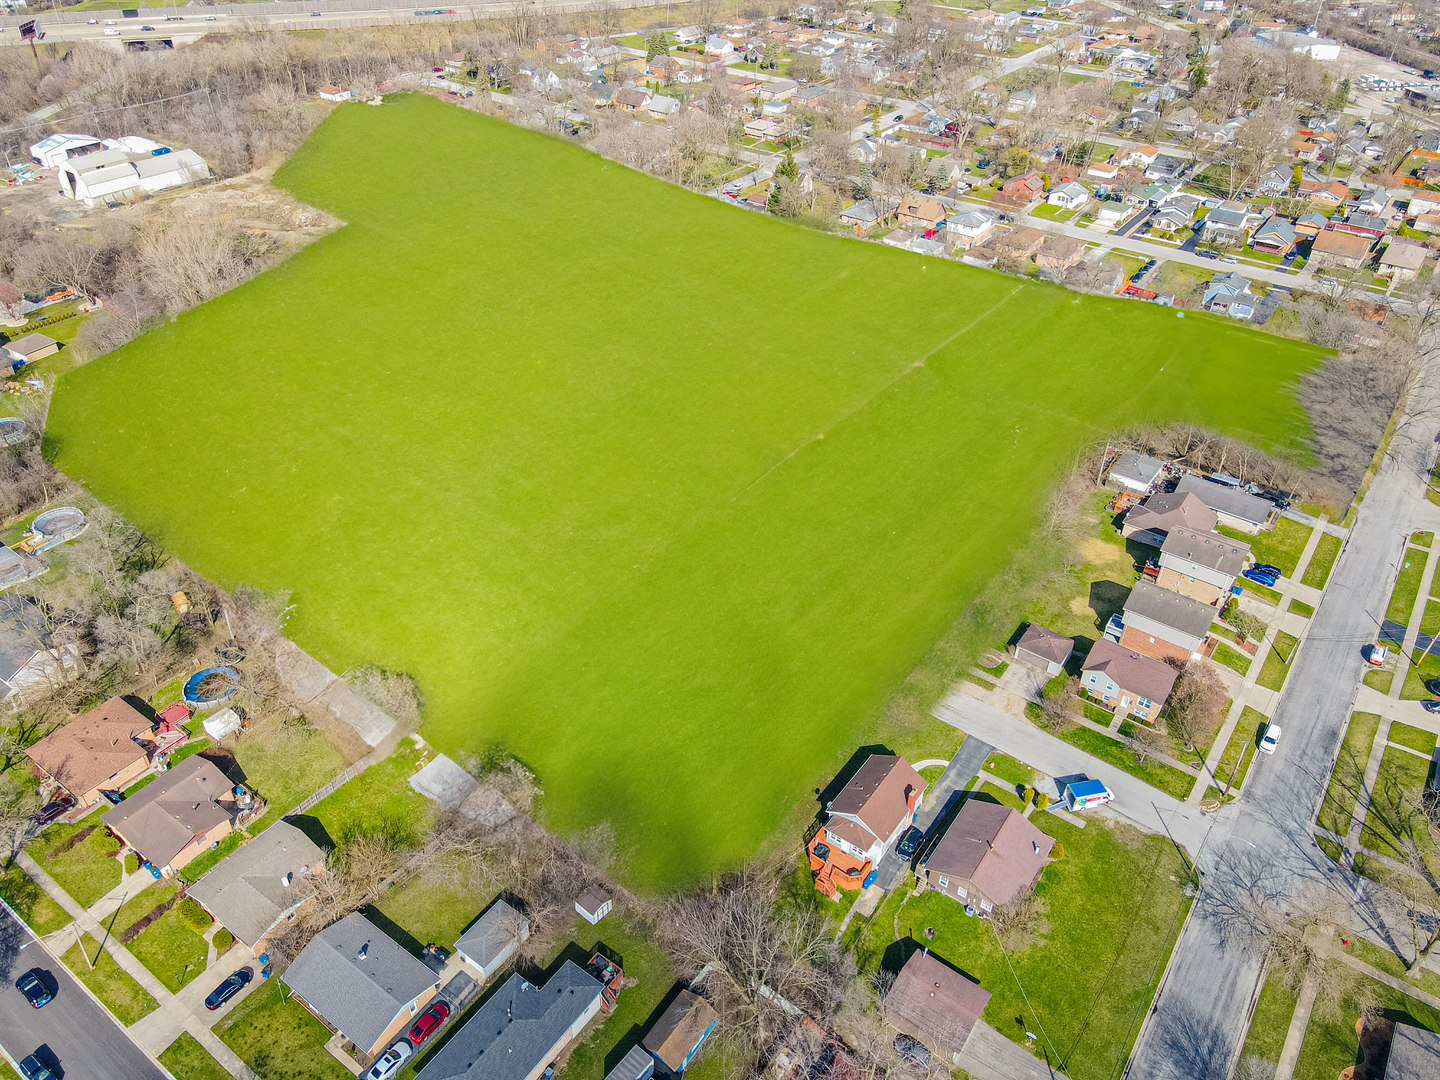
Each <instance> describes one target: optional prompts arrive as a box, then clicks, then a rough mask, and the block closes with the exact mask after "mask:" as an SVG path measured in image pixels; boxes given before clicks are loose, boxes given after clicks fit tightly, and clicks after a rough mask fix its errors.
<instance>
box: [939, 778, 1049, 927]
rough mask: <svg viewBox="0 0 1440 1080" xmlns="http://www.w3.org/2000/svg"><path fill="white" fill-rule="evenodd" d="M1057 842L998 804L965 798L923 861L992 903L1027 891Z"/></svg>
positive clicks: (1023, 818) (999, 902)
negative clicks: (970, 884) (962, 881)
mask: <svg viewBox="0 0 1440 1080" xmlns="http://www.w3.org/2000/svg"><path fill="white" fill-rule="evenodd" d="M1054 846H1055V841H1054V840H1052V839H1051V838H1050V837H1048V836H1046V835H1045V834H1044V833H1043V832H1041V831H1040V830H1039V829H1037V828H1036V827H1035V826H1034V825H1032V824H1030V822H1028V821H1027V820H1025V816H1024V815H1023V814H1020V813H1018V812H1017V811H1015V810H1012V809H1011V808H1010V807H1008V806H1001V805H1000V804H999V803H992V802H986V801H984V800H983V799H969V800H967V801H966V803H965V805H964V806H962V807H961V808H960V813H958V814H956V815H955V820H954V821H952V822H951V823H950V826H949V828H947V829H946V830H945V835H944V836H942V837H941V838H940V842H939V843H938V844H936V845H935V848H934V850H933V851H931V852H930V854H929V855H927V856H926V857H925V869H927V870H931V871H934V872H936V873H940V874H945V875H947V876H950V877H958V878H965V879H967V880H969V881H973V882H974V883H975V887H976V888H977V889H979V890H980V891H981V892H982V893H984V894H985V896H986V897H987V898H988V899H989V900H990V902H991V903H994V904H1008V903H1010V901H1012V900H1014V899H1015V897H1017V896H1019V895H1020V894H1021V893H1022V892H1024V891H1025V890H1026V889H1028V888H1029V887H1030V883H1031V882H1032V881H1034V880H1035V876H1036V875H1037V874H1039V873H1040V870H1041V868H1042V867H1044V865H1045V860H1046V859H1047V858H1049V856H1050V849H1051V848H1052V847H1054Z"/></svg>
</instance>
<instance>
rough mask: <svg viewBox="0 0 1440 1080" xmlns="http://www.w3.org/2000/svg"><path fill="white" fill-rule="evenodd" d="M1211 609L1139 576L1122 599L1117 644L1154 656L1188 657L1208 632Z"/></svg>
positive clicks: (1203, 641)
mask: <svg viewBox="0 0 1440 1080" xmlns="http://www.w3.org/2000/svg"><path fill="white" fill-rule="evenodd" d="M1214 618H1215V609H1214V608H1213V607H1211V606H1210V605H1209V604H1202V603H1201V602H1200V601H1199V600H1192V599H1191V598H1190V597H1188V596H1181V595H1180V594H1179V593H1176V592H1171V591H1170V590H1169V589H1162V588H1160V586H1159V585H1152V584H1151V583H1150V582H1149V581H1147V580H1145V579H1143V578H1142V579H1141V580H1139V581H1137V582H1136V583H1135V587H1134V588H1133V589H1131V590H1130V595H1129V596H1128V597H1127V598H1126V600H1125V610H1124V616H1123V619H1122V622H1123V624H1124V629H1123V630H1122V631H1121V633H1120V644H1121V645H1122V646H1123V647H1125V648H1127V649H1130V650H1132V651H1133V652H1138V653H1143V654H1144V655H1145V656H1149V657H1153V658H1154V659H1156V660H1168V659H1172V658H1173V659H1176V660H1189V659H1190V658H1191V657H1192V656H1194V655H1196V654H1197V653H1199V651H1200V646H1201V645H1203V644H1205V639H1206V637H1208V636H1209V634H1210V623H1211V621H1212V620H1213V619H1214Z"/></svg>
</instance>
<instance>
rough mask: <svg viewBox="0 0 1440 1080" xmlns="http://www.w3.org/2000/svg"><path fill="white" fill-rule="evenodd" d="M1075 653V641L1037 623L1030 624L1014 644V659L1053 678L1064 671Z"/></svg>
mask: <svg viewBox="0 0 1440 1080" xmlns="http://www.w3.org/2000/svg"><path fill="white" fill-rule="evenodd" d="M1074 652H1075V639H1074V638H1068V637H1065V636H1064V635H1063V634H1057V633H1056V632H1055V631H1054V630H1050V629H1047V628H1046V627H1043V626H1041V625H1040V624H1039V623H1031V624H1030V625H1029V626H1027V627H1026V628H1025V632H1024V633H1023V634H1021V635H1020V640H1019V641H1017V642H1015V659H1016V660H1019V661H1020V662H1021V663H1022V664H1028V665H1030V666H1031V667H1033V668H1036V669H1038V670H1040V671H1043V672H1044V673H1045V674H1046V675H1048V676H1050V677H1052V678H1053V677H1054V676H1056V675H1059V674H1060V673H1061V672H1062V671H1064V670H1065V662H1066V661H1067V660H1069V659H1070V656H1071V654H1072V653H1074Z"/></svg>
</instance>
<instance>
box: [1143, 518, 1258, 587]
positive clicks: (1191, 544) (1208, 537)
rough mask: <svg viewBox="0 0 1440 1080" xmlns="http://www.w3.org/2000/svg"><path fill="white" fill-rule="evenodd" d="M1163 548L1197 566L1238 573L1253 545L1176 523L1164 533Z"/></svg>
mask: <svg viewBox="0 0 1440 1080" xmlns="http://www.w3.org/2000/svg"><path fill="white" fill-rule="evenodd" d="M1160 550H1161V551H1162V552H1163V553H1164V554H1166V555H1173V556H1175V557H1176V558H1178V559H1185V560H1187V561H1189V562H1192V563H1195V564H1196V565H1197V566H1204V567H1208V568H1209V569H1211V570H1216V571H1219V572H1220V573H1222V574H1228V575H1229V576H1230V577H1236V576H1237V575H1239V573H1240V571H1241V570H1244V569H1245V563H1246V561H1247V560H1248V559H1249V558H1250V545H1249V544H1244V543H1241V542H1240V541H1239V540H1231V539H1230V538H1229V537H1228V536H1221V535H1220V534H1219V533H1213V532H1197V531H1196V530H1195V529H1187V528H1185V527H1184V526H1179V525H1177V526H1176V527H1175V528H1173V529H1171V530H1170V532H1169V533H1168V534H1167V535H1166V537H1165V543H1163V544H1161V545H1160Z"/></svg>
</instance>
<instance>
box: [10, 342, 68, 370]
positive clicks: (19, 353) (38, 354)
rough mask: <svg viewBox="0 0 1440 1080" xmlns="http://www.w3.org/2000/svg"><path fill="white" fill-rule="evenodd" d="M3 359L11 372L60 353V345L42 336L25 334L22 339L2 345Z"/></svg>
mask: <svg viewBox="0 0 1440 1080" xmlns="http://www.w3.org/2000/svg"><path fill="white" fill-rule="evenodd" d="M4 351H5V359H6V360H7V361H9V366H10V368H11V370H14V369H15V368H19V367H24V366H25V365H26V364H32V363H34V362H35V361H36V360H43V359H45V357H47V356H53V355H54V354H55V353H57V352H59V351H60V343H59V342H58V341H56V340H55V339H54V338H50V337H46V336H45V335H44V334H26V335H25V336H24V337H21V338H16V339H15V340H14V341H7V342H6V343H5V345H4Z"/></svg>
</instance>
